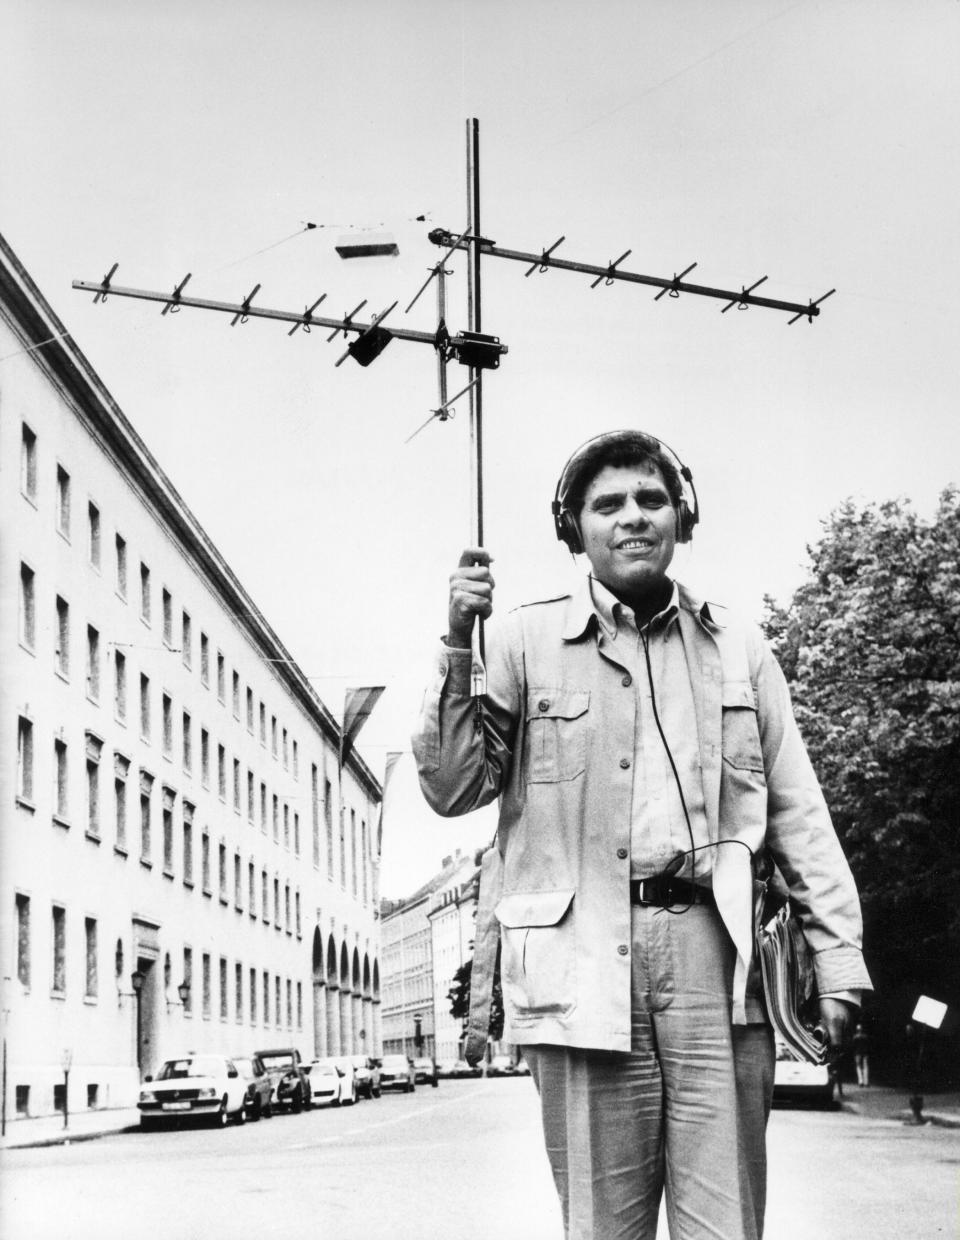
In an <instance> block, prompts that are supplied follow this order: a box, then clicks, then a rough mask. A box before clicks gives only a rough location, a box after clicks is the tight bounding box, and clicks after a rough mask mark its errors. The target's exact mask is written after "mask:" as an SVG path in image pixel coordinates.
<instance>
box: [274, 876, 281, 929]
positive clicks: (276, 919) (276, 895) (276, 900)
mask: <svg viewBox="0 0 960 1240" xmlns="http://www.w3.org/2000/svg"><path fill="white" fill-rule="evenodd" d="M273 924H274V925H275V926H276V928H277V929H278V930H279V929H280V879H279V878H275V879H274V880H273Z"/></svg>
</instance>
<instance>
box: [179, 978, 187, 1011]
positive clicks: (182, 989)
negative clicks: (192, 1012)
mask: <svg viewBox="0 0 960 1240" xmlns="http://www.w3.org/2000/svg"><path fill="white" fill-rule="evenodd" d="M177 994H178V995H179V996H180V1002H181V1004H182V1005H183V1006H184V1007H186V1006H187V1004H188V1003H189V1002H190V983H189V982H181V983H180V985H179V986H178V987H177Z"/></svg>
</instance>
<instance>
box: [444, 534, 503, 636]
mask: <svg viewBox="0 0 960 1240" xmlns="http://www.w3.org/2000/svg"><path fill="white" fill-rule="evenodd" d="M492 563H493V557H492V556H491V555H490V552H489V551H486V550H485V549H484V548H483V547H467V548H466V549H465V550H464V551H463V553H462V554H461V556H460V563H459V564H458V565H457V567H456V569H455V570H454V571H453V572H452V573H451V574H450V600H449V604H448V609H447V645H448V646H456V647H460V648H461V649H465V650H468V649H469V648H470V643H471V638H472V636H473V624H474V620H475V618H476V617H477V616H480V617H481V618H482V619H484V620H486V619H487V618H488V617H489V616H490V614H491V613H492V611H493V586H494V581H493V574H492V573H491V572H490V565H491V564H492Z"/></svg>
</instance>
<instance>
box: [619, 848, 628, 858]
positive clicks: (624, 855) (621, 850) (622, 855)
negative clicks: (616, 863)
mask: <svg viewBox="0 0 960 1240" xmlns="http://www.w3.org/2000/svg"><path fill="white" fill-rule="evenodd" d="M617 856H618V857H619V858H620V860H621V861H626V859H627V850H626V849H625V848H618V849H617Z"/></svg>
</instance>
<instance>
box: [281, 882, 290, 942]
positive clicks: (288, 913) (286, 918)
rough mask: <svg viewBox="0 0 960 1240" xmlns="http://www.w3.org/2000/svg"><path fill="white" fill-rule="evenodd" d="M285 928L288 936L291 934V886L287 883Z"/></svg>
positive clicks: (284, 895) (284, 898)
mask: <svg viewBox="0 0 960 1240" xmlns="http://www.w3.org/2000/svg"><path fill="white" fill-rule="evenodd" d="M283 928H284V929H285V930H286V932H287V934H290V933H291V926H290V884H289V883H287V884H286V885H285V886H284V888H283Z"/></svg>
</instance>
